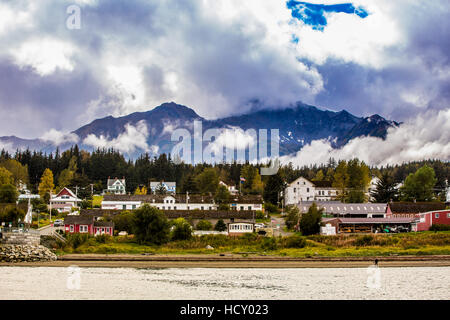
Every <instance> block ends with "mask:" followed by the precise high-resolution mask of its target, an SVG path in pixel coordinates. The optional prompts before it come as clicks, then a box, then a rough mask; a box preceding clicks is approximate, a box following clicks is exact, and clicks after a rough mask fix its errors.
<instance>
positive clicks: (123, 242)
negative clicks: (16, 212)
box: [58, 232, 450, 257]
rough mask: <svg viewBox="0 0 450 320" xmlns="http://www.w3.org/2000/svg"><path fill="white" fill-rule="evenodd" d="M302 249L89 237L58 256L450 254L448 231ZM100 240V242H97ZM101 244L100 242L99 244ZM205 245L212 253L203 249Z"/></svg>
mask: <svg viewBox="0 0 450 320" xmlns="http://www.w3.org/2000/svg"><path fill="white" fill-rule="evenodd" d="M304 239H305V240H306V242H304V243H303V245H301V247H295V246H294V247H292V244H289V239H288V238H273V239H269V238H262V237H256V236H255V237H247V238H245V237H243V238H228V237H226V236H203V237H195V238H194V239H192V240H187V241H173V242H169V243H167V244H164V245H162V246H151V245H139V244H137V243H134V242H133V240H132V239H131V238H124V237H115V238H107V239H106V240H105V239H103V240H101V241H99V240H100V239H95V238H90V239H88V240H87V241H85V242H84V243H82V244H78V245H77V246H76V247H75V248H74V247H72V246H70V245H69V246H66V247H64V248H61V249H59V250H58V254H66V253H99V254H143V253H153V254H219V253H234V254H245V253H247V254H249V253H250V254H265V255H275V256H288V257H349V256H355V257H356V256H357V257H362V256H389V255H450V232H438V233H434V232H423V233H410V234H396V235H372V236H362V235H338V236H328V237H326V236H310V237H304ZM98 241H99V242H98ZM100 242H103V243H100ZM207 245H211V246H212V247H214V250H208V249H206V246H207Z"/></svg>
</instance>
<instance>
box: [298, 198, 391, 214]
mask: <svg viewBox="0 0 450 320" xmlns="http://www.w3.org/2000/svg"><path fill="white" fill-rule="evenodd" d="M312 204H313V202H312V201H303V202H301V203H299V204H298V205H297V206H298V208H299V209H300V212H303V213H305V212H307V211H308V209H309V207H310V206H311V205H312ZM316 204H317V207H318V208H319V209H320V208H323V209H324V212H325V213H327V214H337V215H339V214H355V215H356V214H358V215H359V214H369V213H370V214H384V213H386V209H387V203H342V202H335V201H332V202H321V201H318V202H316Z"/></svg>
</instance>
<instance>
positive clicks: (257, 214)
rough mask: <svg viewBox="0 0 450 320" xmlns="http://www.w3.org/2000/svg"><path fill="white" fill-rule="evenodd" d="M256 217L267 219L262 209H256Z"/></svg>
mask: <svg viewBox="0 0 450 320" xmlns="http://www.w3.org/2000/svg"><path fill="white" fill-rule="evenodd" d="M255 217H256V219H265V218H266V216H265V215H264V212H262V211H261V210H258V211H256V214H255Z"/></svg>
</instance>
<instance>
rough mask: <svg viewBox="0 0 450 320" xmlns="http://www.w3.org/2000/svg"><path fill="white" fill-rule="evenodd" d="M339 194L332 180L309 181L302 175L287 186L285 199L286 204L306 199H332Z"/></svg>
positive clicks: (293, 203)
mask: <svg viewBox="0 0 450 320" xmlns="http://www.w3.org/2000/svg"><path fill="white" fill-rule="evenodd" d="M338 194H339V191H338V190H337V189H336V188H333V186H332V184H331V182H330V181H309V180H308V179H306V178H304V177H300V178H298V179H297V180H295V181H294V182H292V183H291V184H289V185H288V186H287V187H286V189H285V192H284V195H285V199H284V201H285V205H286V206H288V205H297V204H298V203H300V202H304V201H332V200H335V199H336V197H337V195H338Z"/></svg>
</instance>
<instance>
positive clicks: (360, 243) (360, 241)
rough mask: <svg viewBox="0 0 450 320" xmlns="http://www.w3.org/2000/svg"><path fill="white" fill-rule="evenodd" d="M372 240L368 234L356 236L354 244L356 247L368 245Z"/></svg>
mask: <svg viewBox="0 0 450 320" xmlns="http://www.w3.org/2000/svg"><path fill="white" fill-rule="evenodd" d="M373 240H374V238H373V236H370V235H365V236H362V237H358V238H357V239H356V240H355V246H357V247H364V246H370V245H371V244H372V242H373Z"/></svg>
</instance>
